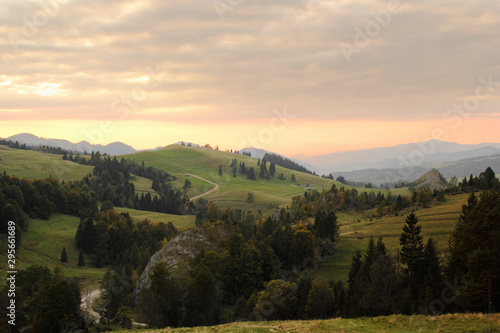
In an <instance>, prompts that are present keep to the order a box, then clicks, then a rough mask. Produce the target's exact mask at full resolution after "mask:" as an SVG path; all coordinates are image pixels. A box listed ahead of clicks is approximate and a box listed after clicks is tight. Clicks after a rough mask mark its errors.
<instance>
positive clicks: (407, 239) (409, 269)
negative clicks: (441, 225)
mask: <svg viewBox="0 0 500 333" xmlns="http://www.w3.org/2000/svg"><path fill="white" fill-rule="evenodd" d="M417 223H418V218H417V216H416V215H415V213H411V214H410V215H408V216H407V217H406V224H405V225H404V227H403V232H402V233H401V236H400V237H399V244H400V245H401V253H400V254H401V263H402V264H403V265H405V268H404V269H403V272H404V275H405V277H406V278H407V279H409V280H410V279H418V278H419V277H420V276H421V274H420V273H421V268H422V267H421V266H422V260H423V256H424V245H423V239H422V236H420V232H421V229H422V227H421V226H420V225H417Z"/></svg>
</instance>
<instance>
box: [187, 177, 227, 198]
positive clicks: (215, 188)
mask: <svg viewBox="0 0 500 333" xmlns="http://www.w3.org/2000/svg"><path fill="white" fill-rule="evenodd" d="M186 176H190V177H194V178H198V179H201V180H203V181H204V182H207V183H209V184H212V185H214V186H215V187H214V188H213V189H211V190H210V191H208V192H205V193H203V194H200V195H197V196H195V197H192V198H191V199H189V201H193V200H196V199H198V198H201V197H203V196H205V195H207V194H210V193H212V192H214V191H217V190H218V189H219V187H220V185H219V184H217V183H214V182H211V181H210V180H207V179H205V178H201V177H200V176H197V175H193V174H190V173H186Z"/></svg>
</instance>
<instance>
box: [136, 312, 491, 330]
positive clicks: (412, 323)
mask: <svg viewBox="0 0 500 333" xmlns="http://www.w3.org/2000/svg"><path fill="white" fill-rule="evenodd" d="M499 331H500V314H447V315H442V316H404V315H392V316H385V317H373V318H356V319H343V318H336V319H329V320H307V321H305V320H301V321H299V320H298V321H266V322H244V323H231V324H226V325H219V326H212V327H191V328H175V329H170V328H166V329H160V330H141V332H148V333H181V332H182V333H204V332H207V333H208V332H219V333H223V332H237V333H270V332H302V333H309V332H311V333H313V332H318V333H319V332H339V333H340V332H342V333H344V332H345V333H349V332H366V333H372V332H373V333H379V332H395V333H396V332H398V333H403V332H405V333H406V332H484V333H486V332H499ZM127 332H137V330H133V331H127Z"/></svg>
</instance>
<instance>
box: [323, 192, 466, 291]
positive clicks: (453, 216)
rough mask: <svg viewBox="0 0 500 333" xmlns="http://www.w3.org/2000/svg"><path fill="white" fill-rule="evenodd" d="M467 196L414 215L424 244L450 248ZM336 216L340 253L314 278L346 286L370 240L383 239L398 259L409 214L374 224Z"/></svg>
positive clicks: (351, 215)
mask: <svg viewBox="0 0 500 333" xmlns="http://www.w3.org/2000/svg"><path fill="white" fill-rule="evenodd" d="M468 196H469V195H468V194H458V195H451V196H446V202H444V203H440V204H437V205H435V206H432V207H431V208H425V209H420V210H418V211H416V212H415V215H416V216H417V217H418V220H419V224H420V225H421V226H422V233H421V235H422V236H423V237H424V242H427V239H428V238H429V237H432V238H433V239H434V240H435V241H437V245H438V248H439V249H440V250H441V251H442V250H444V249H445V248H446V247H447V245H448V238H449V236H450V235H451V232H452V231H453V228H454V227H455V225H456V223H457V220H458V217H459V216H460V213H461V211H462V205H463V204H465V203H466V202H467V198H468ZM337 215H338V220H339V222H340V231H339V237H338V238H337V245H336V246H337V247H336V248H337V252H336V253H335V254H334V255H332V256H330V257H329V258H327V259H326V260H325V261H324V262H321V263H320V264H319V267H318V269H317V270H315V271H314V272H313V275H314V276H316V277H319V278H322V279H326V280H329V279H332V280H339V279H340V280H343V281H344V282H347V276H348V274H349V269H350V267H351V259H352V257H353V256H354V254H355V253H356V251H357V250H360V251H361V253H363V254H364V251H365V250H366V246H367V244H368V241H369V239H370V236H373V237H374V238H375V240H377V239H378V238H379V237H383V240H384V243H385V244H386V245H387V248H388V250H389V253H390V254H391V255H393V256H394V257H396V256H397V253H398V251H399V249H400V246H399V237H400V236H401V232H402V228H403V225H404V224H405V220H406V216H407V214H402V215H400V216H385V217H383V218H381V219H376V218H374V219H372V220H371V221H370V219H369V218H366V217H365V216H364V215H363V214H361V213H355V212H347V213H343V212H340V213H338V214H337Z"/></svg>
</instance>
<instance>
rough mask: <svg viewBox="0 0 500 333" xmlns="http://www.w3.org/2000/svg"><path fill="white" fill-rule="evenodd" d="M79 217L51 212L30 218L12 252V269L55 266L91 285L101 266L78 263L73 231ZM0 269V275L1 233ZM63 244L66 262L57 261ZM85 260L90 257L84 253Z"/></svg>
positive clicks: (2, 259) (2, 267) (1, 243)
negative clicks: (14, 260)
mask: <svg viewBox="0 0 500 333" xmlns="http://www.w3.org/2000/svg"><path fill="white" fill-rule="evenodd" d="M79 222H80V219H79V218H78V217H75V216H70V215H64V214H54V215H53V216H52V217H51V218H50V219H49V220H40V219H31V220H30V224H29V229H28V232H24V233H23V237H22V242H21V247H20V248H18V249H17V253H16V269H17V270H21V269H24V268H27V267H29V266H31V265H34V264H37V265H43V266H47V267H49V268H51V269H53V268H54V267H55V266H59V267H61V268H62V270H63V271H64V273H65V275H66V276H68V277H78V278H81V279H82V282H83V284H84V286H94V285H96V284H97V283H98V282H99V281H100V279H101V278H102V277H103V276H104V273H105V272H106V269H105V268H94V267H91V266H88V265H85V266H83V267H78V265H77V263H78V254H79V253H80V251H79V250H78V248H77V247H76V242H75V234H76V230H77V227H78V223H79ZM1 236H2V238H1V240H0V271H1V272H2V274H3V275H2V277H3V276H4V275H5V274H6V271H7V255H6V253H7V251H6V250H7V241H6V240H7V238H6V237H4V236H5V235H4V234H2V235H1ZM64 247H65V248H66V253H67V254H68V262H66V263H62V262H61V252H62V249H63V248H64ZM85 261H86V263H88V262H90V259H89V258H88V257H87V256H86V258H85Z"/></svg>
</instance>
